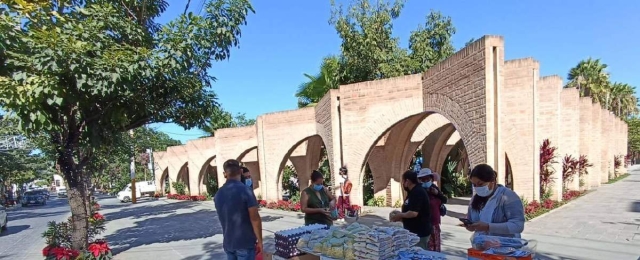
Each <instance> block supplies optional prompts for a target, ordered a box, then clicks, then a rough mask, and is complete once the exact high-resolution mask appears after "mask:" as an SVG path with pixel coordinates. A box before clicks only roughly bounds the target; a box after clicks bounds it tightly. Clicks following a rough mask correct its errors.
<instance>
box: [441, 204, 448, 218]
mask: <svg viewBox="0 0 640 260" xmlns="http://www.w3.org/2000/svg"><path fill="white" fill-rule="evenodd" d="M446 215H447V207H446V206H445V205H444V204H440V216H441V217H444V216H446Z"/></svg>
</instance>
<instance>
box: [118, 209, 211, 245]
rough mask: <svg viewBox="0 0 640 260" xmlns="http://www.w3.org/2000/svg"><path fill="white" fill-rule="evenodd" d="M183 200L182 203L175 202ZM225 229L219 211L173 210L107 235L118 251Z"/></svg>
mask: <svg viewBox="0 0 640 260" xmlns="http://www.w3.org/2000/svg"><path fill="white" fill-rule="evenodd" d="M173 204H181V203H172V204H168V205H173ZM221 233H222V227H221V226H220V224H219V221H218V215H217V214H215V213H214V212H211V211H209V210H199V211H195V212H189V213H182V214H175V213H174V214H171V215H168V216H162V217H156V218H148V219H145V220H141V221H137V222H135V226H133V227H127V228H123V229H120V230H118V231H117V232H116V233H114V234H111V235H107V236H105V239H106V240H107V241H109V244H110V245H111V246H112V250H113V253H114V255H116V254H118V253H120V252H123V251H126V250H129V249H132V248H136V247H139V246H144V245H151V244H156V243H170V242H176V241H183V240H194V239H200V238H207V237H212V236H214V235H216V234H221Z"/></svg>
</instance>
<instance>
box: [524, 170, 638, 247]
mask: <svg viewBox="0 0 640 260" xmlns="http://www.w3.org/2000/svg"><path fill="white" fill-rule="evenodd" d="M629 173H630V176H629V177H627V178H625V179H623V180H621V181H618V182H616V183H613V184H604V185H602V186H601V187H599V188H597V189H596V190H594V191H592V192H590V193H589V194H587V195H585V196H583V197H581V198H578V199H577V200H575V201H572V202H570V203H569V204H567V205H566V206H564V207H562V208H560V209H557V210H554V211H552V212H550V213H548V214H545V215H543V216H541V217H539V218H536V219H533V220H532V221H530V222H527V224H526V226H525V232H526V233H533V234H542V235H552V236H559V237H570V238H580V239H589V240H598V241H607V242H614V243H632V244H637V245H640V192H639V191H638V190H639V189H638V185H640V165H635V166H632V167H630V168H629Z"/></svg>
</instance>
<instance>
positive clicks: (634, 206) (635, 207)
mask: <svg viewBox="0 0 640 260" xmlns="http://www.w3.org/2000/svg"><path fill="white" fill-rule="evenodd" d="M629 212H640V201H634V202H631V205H629Z"/></svg>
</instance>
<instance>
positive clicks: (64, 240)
mask: <svg viewBox="0 0 640 260" xmlns="http://www.w3.org/2000/svg"><path fill="white" fill-rule="evenodd" d="M99 209H100V204H98V203H97V202H95V201H93V202H92V205H91V207H90V217H89V228H88V230H87V234H88V236H89V245H88V246H87V249H86V250H85V251H82V252H81V251H76V250H73V249H70V247H71V228H70V226H71V224H70V223H71V217H69V219H68V221H66V222H60V223H56V222H55V221H51V222H49V224H48V226H47V230H46V231H45V232H44V233H42V237H44V238H45V241H46V243H47V245H46V246H45V248H44V249H42V256H44V257H45V259H47V260H53V259H55V260H61V259H64V260H77V259H83V260H85V259H87V260H88V259H91V260H109V259H112V258H113V257H112V253H111V249H110V248H109V246H108V244H107V242H106V241H105V240H94V238H95V237H96V236H98V235H100V234H101V233H102V232H104V231H105V222H106V219H105V218H104V216H103V215H102V214H100V213H99V212H98V210H99Z"/></svg>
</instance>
